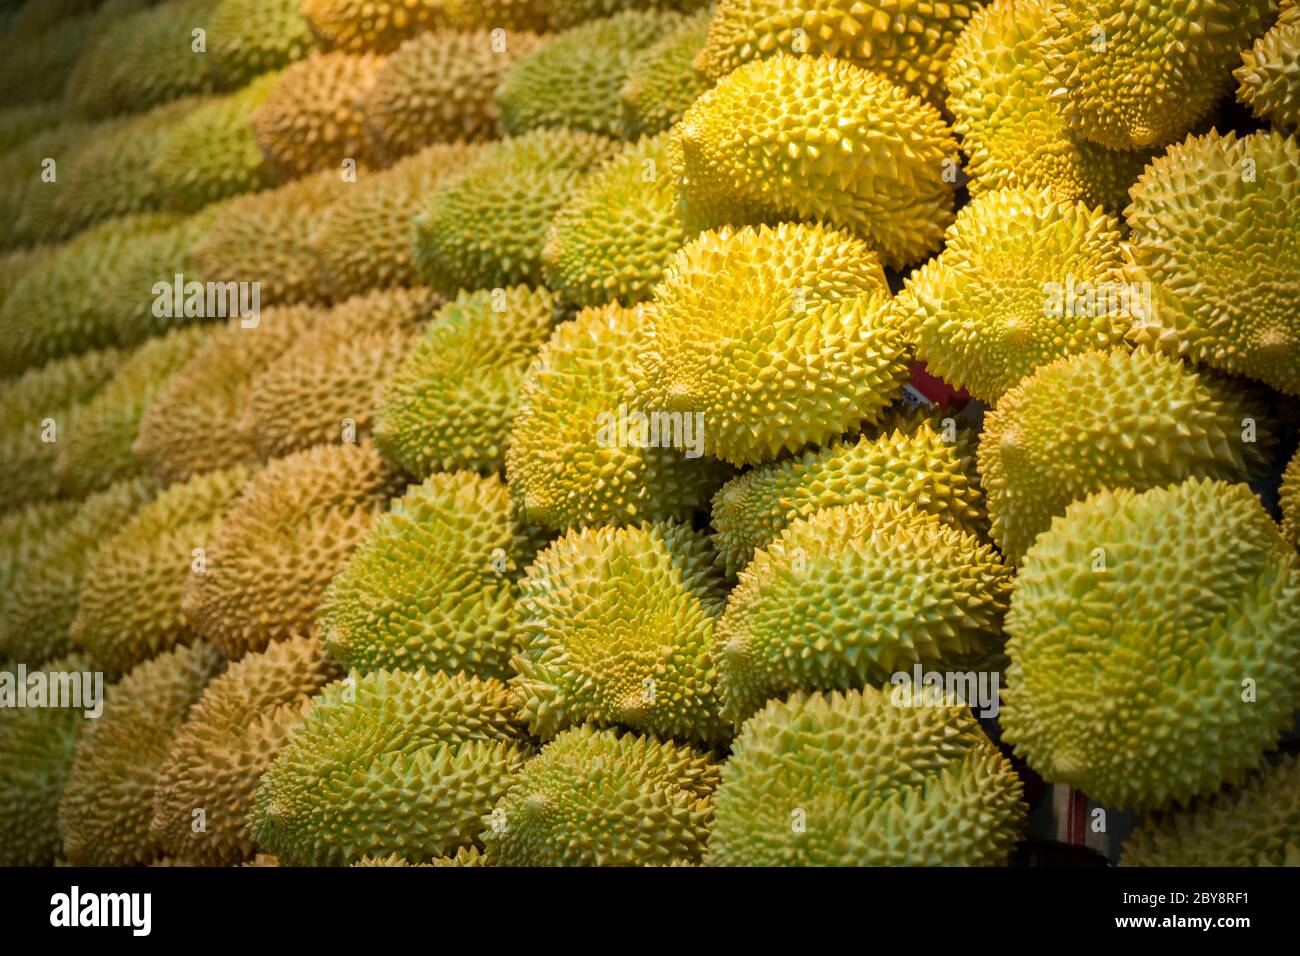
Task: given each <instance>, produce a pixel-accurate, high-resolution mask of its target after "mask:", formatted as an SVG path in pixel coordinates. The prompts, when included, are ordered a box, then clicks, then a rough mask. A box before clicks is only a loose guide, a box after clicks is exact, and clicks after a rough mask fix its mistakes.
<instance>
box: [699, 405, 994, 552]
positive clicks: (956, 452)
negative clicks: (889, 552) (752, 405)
mask: <svg viewBox="0 0 1300 956" xmlns="http://www.w3.org/2000/svg"><path fill="white" fill-rule="evenodd" d="M869 501H893V502H897V503H899V504H901V505H906V506H908V507H911V508H914V509H916V510H918V511H924V512H928V513H929V514H933V515H937V516H938V517H939V518H941V519H943V521H944V522H945V523H946V524H948V525H950V526H951V527H953V528H956V529H957V530H959V531H964V532H966V533H967V534H970V535H975V536H977V537H982V536H984V535H985V534H986V533H987V531H988V520H987V519H986V518H985V516H984V508H983V504H984V496H983V493H982V492H981V491H980V486H979V475H978V473H977V472H976V469H975V437H974V434H973V433H972V432H971V431H970V430H969V429H966V428H958V426H957V421H956V419H952V418H944V417H940V416H938V415H935V416H929V417H927V416H923V415H919V414H914V415H895V416H890V417H888V418H886V419H885V421H884V422H882V423H881V425H880V426H879V427H878V428H875V429H869V430H868V431H867V432H866V433H865V434H863V435H862V436H861V437H859V438H858V439H857V440H856V441H854V440H846V441H835V442H832V443H830V444H828V445H827V446H826V447H825V448H822V449H818V450H813V451H808V452H805V453H804V454H802V455H800V456H798V457H795V458H787V459H785V460H783V461H778V462H774V463H772V464H770V465H761V466H759V467H758V468H754V469H751V470H750V471H747V472H745V473H744V474H742V475H739V476H737V477H736V478H733V479H731V480H730V481H728V482H727V483H726V484H725V485H723V486H722V488H721V489H720V490H719V491H718V493H717V494H716V495H714V496H713V514H712V524H713V528H714V532H715V534H714V536H713V546H714V547H715V548H716V549H717V552H718V556H719V557H720V559H721V560H722V563H723V565H724V566H725V568H726V571H727V574H728V575H734V574H735V573H736V572H737V571H739V570H740V569H741V568H743V567H744V566H745V565H746V564H748V563H749V560H750V558H752V557H753V556H754V551H755V550H756V549H758V548H763V547H766V546H767V545H768V544H770V543H771V542H772V541H773V540H775V539H776V537H777V535H779V534H780V533H781V532H782V531H783V530H784V529H785V528H786V527H788V526H789V524H790V522H792V521H794V520H795V519H796V518H805V517H807V516H809V515H811V514H812V513H813V512H815V511H820V510H822V509H823V508H838V507H843V506H845V505H852V504H864V503H866V502H869Z"/></svg>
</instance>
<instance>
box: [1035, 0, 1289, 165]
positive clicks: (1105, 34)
mask: <svg viewBox="0 0 1300 956" xmlns="http://www.w3.org/2000/svg"><path fill="white" fill-rule="evenodd" d="M1277 7H1278V5H1277V0H1205V2H1202V3H1197V4H1195V5H1194V6H1189V5H1187V4H1181V3H1174V4H1170V3H1164V2H1161V0H1054V2H1053V3H1052V5H1051V8H1050V10H1049V12H1048V18H1047V35H1046V37H1045V38H1044V41H1043V50H1044V54H1045V56H1046V59H1047V65H1048V75H1047V76H1046V77H1045V78H1044V83H1045V84H1046V86H1047V88H1048V89H1049V90H1050V91H1051V95H1052V99H1053V101H1054V102H1055V103H1056V104H1057V106H1058V108H1059V109H1060V111H1061V114H1062V115H1063V116H1064V117H1065V119H1066V121H1067V122H1069V124H1070V126H1071V127H1072V128H1073V129H1074V130H1075V131H1076V132H1078V133H1079V135H1081V136H1083V137H1085V138H1086V139H1090V140H1092V141H1093V142H1096V143H1100V144H1101V145H1103V146H1108V147H1110V148H1111V149H1143V148H1150V147H1156V146H1161V145H1164V144H1165V143H1170V142H1173V141H1174V140H1176V139H1178V138H1179V137H1181V136H1182V135H1183V134H1184V133H1186V132H1187V131H1188V130H1190V129H1191V128H1192V127H1193V126H1195V125H1196V123H1197V122H1199V121H1200V120H1201V118H1202V117H1204V116H1205V115H1206V114H1207V113H1208V112H1209V111H1210V110H1211V109H1212V108H1213V107H1214V104H1215V102H1216V101H1217V100H1218V99H1219V97H1220V96H1222V95H1223V94H1224V93H1226V92H1227V90H1228V88H1229V83H1228V80H1229V70H1230V68H1231V67H1232V66H1233V65H1234V64H1236V63H1237V62H1239V61H1238V55H1239V54H1240V52H1241V50H1242V49H1243V48H1244V47H1247V46H1249V45H1250V43H1251V41H1252V40H1254V38H1255V37H1257V36H1258V35H1259V34H1261V33H1263V32H1264V31H1265V30H1266V29H1268V26H1269V23H1270V21H1271V20H1272V18H1273V16H1274V15H1275V14H1276V13H1277Z"/></svg>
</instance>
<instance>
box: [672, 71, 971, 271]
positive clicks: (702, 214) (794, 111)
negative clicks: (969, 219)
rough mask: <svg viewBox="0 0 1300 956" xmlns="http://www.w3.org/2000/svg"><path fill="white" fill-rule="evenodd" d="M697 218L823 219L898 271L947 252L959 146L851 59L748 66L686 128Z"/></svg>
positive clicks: (691, 214)
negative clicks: (867, 245) (942, 247)
mask: <svg viewBox="0 0 1300 956" xmlns="http://www.w3.org/2000/svg"><path fill="white" fill-rule="evenodd" d="M674 142H675V143H676V149H677V151H678V152H677V154H676V156H675V163H674V172H675V173H676V174H677V175H678V176H679V177H681V178H680V179H679V182H678V193H679V195H680V197H681V199H682V200H683V202H684V204H685V210H684V212H685V216H686V218H687V221H688V224H691V225H698V226H699V227H700V228H704V227H708V226H717V225H722V224H724V223H728V222H730V223H736V224H738V223H739V222H741V221H747V219H749V218H753V217H760V218H776V219H805V220H820V221H822V222H824V223H826V224H827V225H831V226H840V227H844V228H846V229H848V230H850V231H852V232H855V233H857V234H858V235H860V236H862V237H863V238H864V239H866V240H867V241H868V242H870V243H871V244H872V246H873V247H874V248H875V249H876V251H877V252H878V253H879V254H880V259H881V261H882V262H883V263H884V264H885V265H887V266H890V267H894V268H898V267H901V266H904V265H907V264H910V263H912V262H915V261H917V260H919V259H923V258H925V257H926V256H928V255H929V254H930V253H932V252H934V251H935V250H936V249H938V248H939V245H940V243H941V242H942V240H943V232H944V230H945V229H946V228H947V227H948V225H949V224H950V223H951V222H952V218H953V212H952V209H953V192H954V182H955V176H954V175H952V172H953V170H955V168H956V164H957V141H956V139H954V138H953V135H952V131H951V130H950V129H949V128H948V126H947V124H946V123H945V122H944V120H943V117H942V116H941V115H940V113H939V111H938V110H937V109H935V108H934V107H933V106H930V105H929V104H927V103H924V102H922V101H921V100H919V99H917V98H916V97H914V96H910V95H908V94H907V93H906V92H905V91H904V90H902V89H900V88H899V87H896V86H894V85H893V84H891V83H890V82H889V81H888V80H886V79H884V78H883V77H880V76H878V75H877V74H875V73H870V72H868V71H866V70H863V69H860V68H859V67H856V66H853V65H852V64H850V63H846V62H844V61H843V60H836V59H831V58H828V57H820V58H818V57H808V56H790V55H788V54H779V55H777V56H774V57H771V58H769V59H765V60H759V61H757V62H752V63H747V64H745V65H744V66H742V67H740V68H739V69H738V70H736V71H735V72H734V73H730V74H728V75H727V76H726V77H724V78H723V79H722V80H721V81H719V83H718V85H717V86H715V87H713V89H711V90H709V91H708V92H707V93H705V94H704V95H703V96H701V97H700V98H699V99H698V100H696V101H695V103H694V104H693V105H692V106H691V108H690V109H688V110H687V111H686V115H685V116H683V117H682V121H681V122H680V123H679V124H678V125H677V127H676V128H675V134H674Z"/></svg>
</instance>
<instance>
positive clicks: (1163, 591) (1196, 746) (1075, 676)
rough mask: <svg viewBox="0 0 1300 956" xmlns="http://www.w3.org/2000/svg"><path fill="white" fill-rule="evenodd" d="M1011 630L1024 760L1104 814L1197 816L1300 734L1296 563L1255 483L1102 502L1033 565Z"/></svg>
mask: <svg viewBox="0 0 1300 956" xmlns="http://www.w3.org/2000/svg"><path fill="white" fill-rule="evenodd" d="M1192 596H1194V600H1189V597H1192ZM1007 633H1008V634H1009V635H1010V639H1009V640H1008V641H1007V653H1008V655H1009V656H1010V658H1011V665H1010V667H1009V668H1008V670H1007V686H1006V688H1005V690H1004V692H1003V701H1002V714H1001V722H1002V728H1003V732H1004V737H1005V739H1006V740H1007V741H1008V742H1009V743H1012V744H1014V745H1015V748H1016V753H1017V754H1019V755H1021V756H1022V757H1024V758H1025V759H1026V760H1027V761H1028V762H1029V765H1030V766H1031V767H1033V768H1034V769H1035V770H1036V771H1038V773H1040V774H1041V775H1042V776H1043V777H1044V779H1046V780H1049V781H1052V782H1056V783H1065V784H1068V785H1070V786H1072V787H1076V788H1078V789H1080V790H1082V791H1083V792H1084V793H1086V794H1088V796H1089V797H1091V798H1092V799H1094V800H1097V801H1099V802H1101V803H1105V804H1107V805H1108V806H1119V807H1131V808H1133V809H1135V810H1151V809H1160V808H1164V807H1167V806H1169V805H1171V804H1174V803H1177V804H1183V805H1185V804H1186V803H1187V802H1188V801H1189V800H1190V799H1191V798H1192V797H1196V796H1205V795H1208V794H1211V793H1213V792H1214V791H1215V790H1217V789H1218V788H1219V787H1220V786H1221V785H1222V784H1224V783H1231V784H1234V785H1236V784H1239V783H1241V781H1242V777H1243V775H1244V774H1245V772H1246V771H1247V770H1250V769H1252V768H1253V767H1256V766H1258V764H1259V761H1260V755H1261V754H1262V753H1263V752H1264V751H1266V750H1268V749H1270V748H1272V747H1273V746H1274V744H1275V743H1276V741H1277V738H1278V735H1279V734H1280V733H1282V731H1283V730H1285V729H1286V728H1287V727H1289V726H1290V725H1291V715H1292V713H1293V712H1294V710H1295V708H1296V705H1297V703H1298V702H1300V556H1297V555H1296V553H1295V550H1294V549H1293V548H1291V547H1290V546H1289V545H1288V544H1287V543H1286V541H1284V540H1283V538H1282V536H1281V534H1280V533H1279V532H1278V529H1277V526H1276V525H1275V524H1274V523H1273V522H1272V520H1270V518H1269V517H1268V515H1267V513H1266V512H1265V511H1264V509H1263V508H1262V507H1261V506H1260V504H1259V501H1258V500H1257V499H1256V498H1255V497H1254V495H1253V494H1252V493H1251V491H1250V488H1249V487H1248V486H1246V485H1231V484H1228V483H1227V482H1222V481H1212V480H1208V479H1191V480H1188V481H1186V482H1184V483H1182V484H1180V485H1168V486H1166V487H1162V488H1157V489H1154V490H1151V491H1146V492H1142V493H1140V494H1139V493H1137V492H1134V491H1130V490H1127V489H1122V490H1119V491H1113V492H1112V491H1102V492H1098V493H1097V494H1095V495H1093V496H1091V497H1089V498H1087V499H1086V500H1084V501H1081V502H1078V503H1076V504H1074V505H1072V506H1071V507H1070V508H1069V509H1068V510H1067V511H1066V512H1065V514H1064V515H1063V516H1062V517H1059V518H1057V519H1056V520H1055V521H1053V522H1052V526H1051V528H1050V529H1049V530H1048V531H1046V532H1044V533H1043V534H1042V535H1041V536H1040V537H1039V538H1038V541H1037V542H1035V544H1034V546H1033V547H1032V548H1031V549H1030V550H1029V553H1028V554H1027V555H1026V556H1025V560H1024V562H1023V563H1022V565H1021V568H1020V573H1019V576H1018V578H1017V582H1016V592H1015V596H1014V597H1013V598H1012V604H1011V611H1010V613H1009V614H1008V615H1007ZM1247 684H1249V685H1250V686H1251V687H1254V686H1258V687H1259V688H1260V689H1261V691H1264V692H1262V693H1260V694H1258V696H1257V697H1256V695H1255V694H1253V693H1251V692H1250V691H1249V690H1243V687H1245V686H1246V685H1247ZM1265 688H1267V690H1264V689H1265Z"/></svg>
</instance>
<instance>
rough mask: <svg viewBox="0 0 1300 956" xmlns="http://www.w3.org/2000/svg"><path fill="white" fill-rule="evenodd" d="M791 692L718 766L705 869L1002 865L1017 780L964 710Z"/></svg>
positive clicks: (1015, 815)
mask: <svg viewBox="0 0 1300 956" xmlns="http://www.w3.org/2000/svg"><path fill="white" fill-rule="evenodd" d="M951 703H952V702H951V701H949V702H945V705H943V706H929V705H927V706H909V705H901V706H900V704H899V703H897V702H896V701H895V699H894V697H893V695H892V694H891V693H890V691H889V690H888V689H886V690H883V691H881V690H876V689H875V688H872V687H867V688H864V689H862V690H860V691H858V690H849V691H844V692H839V691H836V692H834V693H829V694H820V693H816V694H808V695H805V694H794V695H792V696H791V697H790V698H789V699H788V700H785V701H780V700H774V701H771V702H769V703H768V705H767V707H766V708H764V709H763V710H762V711H761V712H760V713H758V714H756V715H755V716H754V717H752V718H750V720H749V721H747V722H746V723H745V726H744V727H743V728H742V729H741V731H740V735H739V737H737V738H736V742H735V744H734V745H733V747H732V753H731V757H730V759H728V760H727V762H726V763H725V764H723V766H722V784H721V786H719V787H718V792H717V795H716V797H715V803H716V817H715V820H714V823H713V827H712V829H711V831H710V833H709V852H708V855H707V857H706V859H705V862H706V863H708V864H710V865H712V866H1005V865H1006V864H1007V861H1008V858H1009V857H1010V854H1011V851H1012V850H1013V849H1014V848H1015V845H1016V843H1017V842H1018V841H1019V839H1020V833H1021V830H1022V828H1023V826H1024V823H1025V817H1026V808H1025V804H1024V799H1023V796H1024V784H1023V783H1022V782H1021V780H1020V778H1019V777H1018V776H1017V775H1016V772H1015V770H1014V769H1013V768H1012V766H1011V762H1010V761H1009V760H1008V759H1007V758H1006V757H1004V756H1003V755H1002V754H1001V753H1000V752H999V751H998V749H997V747H996V746H994V744H993V743H992V741H990V740H989V739H988V737H986V736H985V734H984V731H983V730H982V729H981V728H980V726H979V724H978V723H977V722H976V720H975V719H974V717H972V716H971V713H970V711H969V710H968V709H967V708H965V707H959V706H949V705H948V704H951Z"/></svg>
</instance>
